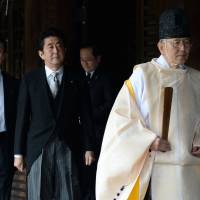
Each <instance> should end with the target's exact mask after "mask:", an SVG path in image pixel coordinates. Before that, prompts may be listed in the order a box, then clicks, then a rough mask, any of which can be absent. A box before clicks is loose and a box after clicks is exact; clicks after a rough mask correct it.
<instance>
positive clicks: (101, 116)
mask: <svg viewBox="0 0 200 200" xmlns="http://www.w3.org/2000/svg"><path fill="white" fill-rule="evenodd" d="M100 98H102V97H100ZM114 98H115V94H114V86H113V83H112V80H111V79H110V77H108V76H105V77H104V80H103V99H104V100H103V102H102V104H101V105H99V106H94V108H93V117H94V120H95V121H96V122H98V121H102V120H103V121H104V122H106V121H107V119H108V115H109V113H110V110H111V107H112V105H113V102H114Z"/></svg>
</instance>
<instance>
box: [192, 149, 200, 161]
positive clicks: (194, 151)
mask: <svg viewBox="0 0 200 200" xmlns="http://www.w3.org/2000/svg"><path fill="white" fill-rule="evenodd" d="M191 153H192V155H193V156H196V157H199V158H200V146H193V147H192V151H191Z"/></svg>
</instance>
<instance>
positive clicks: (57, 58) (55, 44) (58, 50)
mask: <svg viewBox="0 0 200 200" xmlns="http://www.w3.org/2000/svg"><path fill="white" fill-rule="evenodd" d="M38 53H39V56H40V58H41V59H42V60H43V61H44V63H45V65H46V66H48V67H49V68H50V69H52V70H57V69H58V68H60V67H62V66H63V63H64V57H65V48H64V45H63V43H62V41H61V40H60V39H59V38H58V37H55V36H50V37H47V38H45V39H44V45H43V49H42V50H39V52H38Z"/></svg>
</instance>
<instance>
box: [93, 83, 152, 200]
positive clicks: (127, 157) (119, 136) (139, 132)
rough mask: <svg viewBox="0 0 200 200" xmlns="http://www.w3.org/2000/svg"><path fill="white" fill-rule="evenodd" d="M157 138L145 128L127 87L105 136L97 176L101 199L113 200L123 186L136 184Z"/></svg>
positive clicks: (97, 192) (115, 104)
mask: <svg viewBox="0 0 200 200" xmlns="http://www.w3.org/2000/svg"><path fill="white" fill-rule="evenodd" d="M155 137H156V134H155V133H153V132H152V131H150V130H149V129H147V128H145V124H144V120H143V118H142V116H141V114H140V110H139V109H138V106H137V103H136V101H135V100H134V98H133V97H132V96H131V95H130V91H129V90H128V88H127V86H126V85H125V84H124V85H123V87H122V89H121V90H120V92H119V94H118V97H117V98H116V101H115V103H114V105H113V108H112V110H111V113H110V116H109V119H108V122H107V126H106V130H105V134H104V139H103V143H102V149H101V154H100V158H99V162H98V168H97V177H96V199H97V200H113V199H114V198H116V197H117V196H119V191H120V189H121V188H122V187H125V188H126V186H128V185H130V184H132V183H133V182H136V180H137V178H138V176H139V174H140V173H141V171H142V168H143V165H144V163H145V160H146V157H147V156H148V154H149V147H150V145H151V143H152V142H153V140H154V139H155ZM129 192H130V191H129Z"/></svg>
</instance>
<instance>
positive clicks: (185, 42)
mask: <svg viewBox="0 0 200 200" xmlns="http://www.w3.org/2000/svg"><path fill="white" fill-rule="evenodd" d="M164 41H166V42H169V43H170V44H171V45H172V46H173V47H174V48H175V49H180V48H181V47H182V46H184V47H185V48H190V47H191V46H192V44H191V41H190V39H178V38H177V39H164Z"/></svg>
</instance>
